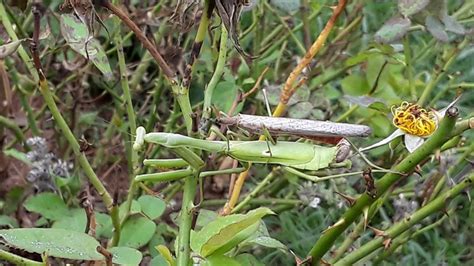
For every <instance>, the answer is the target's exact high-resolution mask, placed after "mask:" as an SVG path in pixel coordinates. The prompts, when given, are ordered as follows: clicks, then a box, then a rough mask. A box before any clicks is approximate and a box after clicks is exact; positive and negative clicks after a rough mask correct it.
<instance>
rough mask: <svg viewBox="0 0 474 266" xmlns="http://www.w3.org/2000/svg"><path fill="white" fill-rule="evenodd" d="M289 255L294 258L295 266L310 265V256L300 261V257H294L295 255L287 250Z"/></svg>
mask: <svg viewBox="0 0 474 266" xmlns="http://www.w3.org/2000/svg"><path fill="white" fill-rule="evenodd" d="M289 251H290V253H291V255H293V257H294V258H295V261H296V266H300V265H304V264H306V263H310V262H311V260H312V257H311V256H308V257H306V258H304V259H301V258H300V257H298V256H296V254H295V253H294V252H293V250H291V249H290V250H289Z"/></svg>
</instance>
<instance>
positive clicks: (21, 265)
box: [0, 249, 46, 266]
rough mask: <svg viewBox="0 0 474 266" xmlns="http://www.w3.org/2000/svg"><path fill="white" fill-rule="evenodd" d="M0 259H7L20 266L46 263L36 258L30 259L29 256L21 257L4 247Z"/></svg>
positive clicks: (41, 265) (40, 265)
mask: <svg viewBox="0 0 474 266" xmlns="http://www.w3.org/2000/svg"><path fill="white" fill-rule="evenodd" d="M0 260H5V261H8V262H11V263H13V264H14V265H19V266H44V265H46V264H44V263H42V262H38V261H34V260H30V259H27V258H23V257H20V256H18V255H16V254H13V253H10V252H8V251H5V250H3V249H0Z"/></svg>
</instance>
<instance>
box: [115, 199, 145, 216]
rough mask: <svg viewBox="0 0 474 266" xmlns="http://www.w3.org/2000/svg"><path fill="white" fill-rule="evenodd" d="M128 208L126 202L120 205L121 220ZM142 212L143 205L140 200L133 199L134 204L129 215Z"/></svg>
mask: <svg viewBox="0 0 474 266" xmlns="http://www.w3.org/2000/svg"><path fill="white" fill-rule="evenodd" d="M126 208H127V206H126V204H125V202H124V203H122V205H120V207H119V213H120V220H123V218H124V215H125V210H126ZM141 212H142V207H141V206H140V203H138V201H136V200H132V206H131V207H130V213H129V215H134V214H138V213H141Z"/></svg>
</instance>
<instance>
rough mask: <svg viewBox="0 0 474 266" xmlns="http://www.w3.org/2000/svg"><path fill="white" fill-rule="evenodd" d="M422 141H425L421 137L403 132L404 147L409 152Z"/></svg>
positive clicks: (416, 147)
mask: <svg viewBox="0 0 474 266" xmlns="http://www.w3.org/2000/svg"><path fill="white" fill-rule="evenodd" d="M423 142H425V140H424V139H423V138H420V137H418V136H415V135H410V134H405V147H406V148H407V150H408V152H410V153H412V152H414V151H415V150H416V149H418V147H420V146H421V144H423Z"/></svg>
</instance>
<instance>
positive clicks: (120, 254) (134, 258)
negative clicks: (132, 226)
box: [109, 247, 143, 266]
mask: <svg viewBox="0 0 474 266" xmlns="http://www.w3.org/2000/svg"><path fill="white" fill-rule="evenodd" d="M109 251H110V253H112V255H113V257H112V262H113V263H115V264H119V265H131V266H133V265H139V264H140V262H141V261H142V258H143V256H142V253H141V252H140V251H138V250H136V249H133V248H128V247H113V248H111V249H109Z"/></svg>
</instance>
